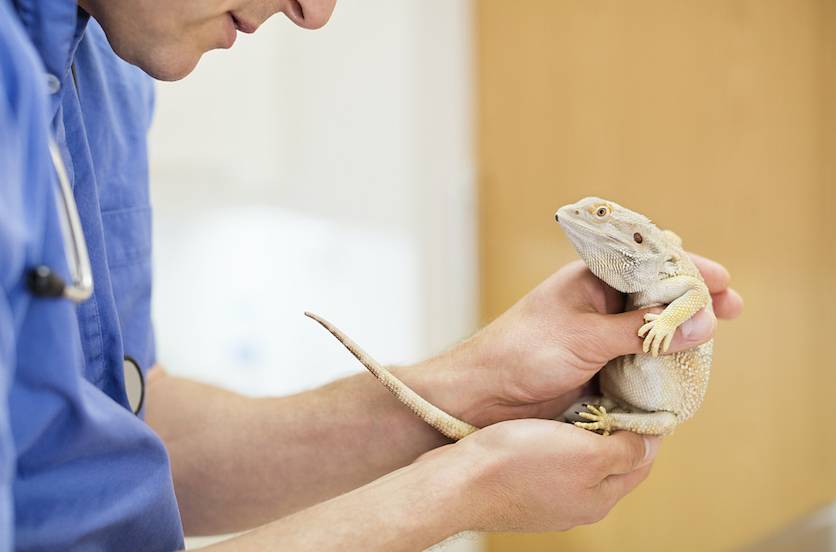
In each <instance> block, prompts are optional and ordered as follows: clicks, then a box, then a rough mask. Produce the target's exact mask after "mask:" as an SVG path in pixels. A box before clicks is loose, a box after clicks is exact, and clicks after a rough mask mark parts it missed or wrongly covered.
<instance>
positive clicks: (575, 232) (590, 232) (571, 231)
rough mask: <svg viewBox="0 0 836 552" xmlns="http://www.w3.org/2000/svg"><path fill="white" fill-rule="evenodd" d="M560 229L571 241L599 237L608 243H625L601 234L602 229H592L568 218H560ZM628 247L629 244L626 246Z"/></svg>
mask: <svg viewBox="0 0 836 552" xmlns="http://www.w3.org/2000/svg"><path fill="white" fill-rule="evenodd" d="M558 224H560V227H561V228H563V231H564V232H566V234H567V235H568V236H569V239H571V240H573V241H574V240H575V239H578V240H587V239H588V238H589V237H590V236H601V237H603V238H606V239H607V241H609V242H615V243H619V244H624V243H626V241H625V240H622V239H620V238H619V237H618V236H614V235H613V234H611V233H609V232H606V231H604V232H602V231H601V230H603V228H592V227H591V226H590V225H589V224H587V223H585V222H583V221H581V220H578V219H575V218H572V217H568V216H562V217H560V222H559V223H558ZM628 245H629V244H628Z"/></svg>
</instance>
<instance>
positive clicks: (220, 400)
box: [146, 259, 742, 534]
mask: <svg viewBox="0 0 836 552" xmlns="http://www.w3.org/2000/svg"><path fill="white" fill-rule="evenodd" d="M696 260H697V261H698V265H699V266H700V269H701V270H702V272H703V275H704V276H705V279H706V282H707V284H708V287H709V290H710V291H711V293H712V294H713V296H714V304H715V309H716V313H717V315H718V316H719V317H721V318H734V317H735V316H737V315H738V314H739V312H740V310H741V308H742V303H741V301H740V298H739V296H737V295H736V294H735V293H734V292H733V291H732V290H730V289H728V273H727V272H726V271H725V269H723V268H722V267H721V266H719V265H717V264H716V263H712V262H711V261H707V260H705V259H696ZM620 301H621V295H620V294H618V293H616V292H614V291H613V290H612V289H611V288H608V287H606V286H604V285H603V284H601V282H600V281H599V280H597V279H596V278H595V277H594V276H592V274H591V273H590V272H589V271H588V270H587V269H586V268H585V267H583V265H582V264H581V263H579V262H577V263H571V264H569V265H567V266H566V267H564V268H563V269H561V270H560V271H558V272H557V273H556V274H555V275H553V276H552V277H551V278H549V279H548V280H546V281H545V282H543V284H541V285H540V286H538V287H537V288H535V290H533V291H532V292H531V293H530V294H529V295H527V296H526V297H524V298H523V299H522V300H520V301H519V302H518V303H517V304H516V305H514V306H513V307H512V308H511V309H509V310H508V311H507V312H506V313H504V314H503V315H502V316H500V317H499V318H498V319H497V320H495V321H494V322H492V323H491V324H490V325H488V326H487V327H486V328H484V329H483V330H482V331H480V332H479V333H478V334H476V335H475V336H474V337H472V338H470V339H468V340H466V341H464V342H462V343H459V344H458V345H456V346H455V347H454V348H452V349H451V350H450V351H448V352H446V353H444V354H442V355H439V356H438V357H435V358H434V359H431V360H429V361H427V362H424V363H421V364H419V365H415V366H411V367H403V368H398V369H395V370H394V373H395V375H396V376H398V377H399V378H400V379H402V380H403V381H404V383H406V384H407V385H409V386H410V387H411V388H413V389H414V390H415V391H416V392H417V393H418V394H419V395H421V396H423V397H424V398H426V399H427V400H429V401H430V402H431V403H433V404H436V405H438V406H439V407H440V408H442V409H443V410H445V411H446V412H449V413H450V414H451V415H453V416H455V417H457V418H460V419H462V420H465V421H467V422H469V423H471V424H473V425H475V426H477V427H484V426H487V425H490V424H493V423H496V422H498V421H501V420H508V419H514V418H530V417H539V418H553V417H555V416H557V415H559V414H561V413H562V412H563V411H564V410H565V409H566V408H567V407H568V406H570V405H571V404H572V403H573V402H574V401H575V400H576V399H577V398H578V396H579V394H580V393H581V392H582V389H583V386H584V385H585V383H586V382H587V381H588V380H589V378H591V377H592V376H593V375H594V374H595V372H597V370H598V369H600V368H601V366H603V365H604V364H605V363H606V362H607V361H608V360H609V359H611V358H614V357H616V356H619V355H624V354H629V353H639V352H641V347H642V341H641V340H640V339H639V338H638V337H637V336H636V329H637V328H638V327H639V326H640V325H641V323H642V316H643V312H642V311H635V312H630V313H624V314H610V313H618V312H620V311H621V309H622V305H621V303H620ZM688 324H693V327H692V328H691V331H690V332H689V333H688V335H687V336H685V335H684V334H682V331H681V330H683V329H684V328H685V326H686V325H688ZM713 331H714V321H713V317H708V315H706V316H705V317H703V318H700V316H699V314H698V315H697V316H695V317H694V318H693V319H691V320H690V321H689V322H688V323H686V324H685V325H683V327H681V328H680V330H678V331H677V336H676V337H675V338H674V340H673V343H672V345H671V349H672V350H683V349H687V348H690V347H693V346H694V345H695V344H697V343H700V342H704V341H706V340H708V339H710V337H711V335H712V334H713ZM152 374H153V375H152V376H151V377H149V385H148V387H149V389H148V408H147V415H146V419H147V421H148V423H149V424H150V425H151V426H152V427H153V428H154V429H155V430H156V431H157V432H158V433H159V434H160V436H161V437H162V439H163V441H164V442H165V444H166V447H167V448H168V451H169V454H170V456H171V460H172V469H173V473H174V484H175V490H176V493H177V497H178V501H179V503H180V508H181V512H182V515H183V521H184V525H185V527H186V531H187V532H188V533H189V534H210V533H219V532H229V531H238V530H242V529H246V528H250V527H254V526H256V525H259V524H262V523H265V522H267V521H269V520H272V519H275V518H277V517H279V516H283V515H287V514H290V513H292V512H296V511H298V510H300V509H302V508H305V507H307V506H309V505H311V504H314V503H316V502H319V501H322V500H326V499H328V498H330V497H333V496H335V495H337V494H339V493H342V492H345V491H348V490H350V489H354V488H356V487H358V486H360V485H363V484H365V483H367V482H369V481H371V480H373V479H375V478H377V477H380V476H381V475H383V474H385V473H388V472H390V471H392V470H394V469H397V468H399V467H401V466H404V465H406V464H408V463H409V462H411V461H412V460H413V459H415V458H416V457H417V456H419V455H420V454H422V453H423V452H425V451H427V450H429V449H432V448H435V447H438V446H439V445H441V444H444V443H446V442H447V441H446V439H444V438H443V437H442V436H441V435H440V434H438V433H437V432H436V431H435V430H433V429H431V428H430V427H429V426H427V425H426V424H424V422H422V421H421V420H420V419H419V418H418V417H416V416H414V415H413V414H412V412H410V411H409V410H408V409H407V408H406V407H404V406H403V405H401V404H400V403H399V402H398V401H397V400H396V399H395V398H394V397H393V396H391V395H390V393H389V392H388V391H387V390H386V389H384V388H383V386H381V385H380V384H379V383H378V382H377V381H375V380H374V378H373V377H372V376H371V375H369V374H361V375H358V376H354V377H350V378H346V379H344V380H341V381H337V382H335V383H333V384H331V385H328V386H325V387H322V388H320V389H316V390H313V391H308V392H305V393H300V394H297V395H293V396H290V397H283V398H271V399H250V398H245V397H242V396H240V395H236V394H234V393H230V392H227V391H222V390H220V389H217V388H214V387H211V386H208V385H202V384H198V383H195V382H191V381H188V380H183V379H179V378H174V377H171V376H166V375H165V374H163V373H162V372H161V371H159V370H157V371H155V372H152ZM480 433H483V431H480V432H477V433H476V434H474V435H478V434H480Z"/></svg>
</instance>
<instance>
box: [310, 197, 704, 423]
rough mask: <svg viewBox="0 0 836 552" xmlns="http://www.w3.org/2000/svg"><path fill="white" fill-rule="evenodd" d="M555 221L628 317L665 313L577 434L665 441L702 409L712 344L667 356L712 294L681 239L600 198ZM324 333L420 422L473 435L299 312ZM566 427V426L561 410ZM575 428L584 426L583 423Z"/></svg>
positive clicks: (644, 332) (648, 327)
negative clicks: (619, 297) (618, 296)
mask: <svg viewBox="0 0 836 552" xmlns="http://www.w3.org/2000/svg"><path fill="white" fill-rule="evenodd" d="M555 220H556V221H557V222H558V223H559V224H560V226H561V228H563V230H564V232H565V233H566V235H567V236H568V238H569V240H570V241H571V242H572V245H574V247H575V249H576V250H577V252H578V254H579V255H580V256H581V258H582V259H583V261H584V262H585V263H586V265H587V267H589V270H590V271H592V273H593V274H595V276H597V277H598V278H600V279H601V280H603V281H604V282H606V283H607V284H609V285H610V286H611V287H613V288H615V289H616V290H618V291H620V292H622V293H624V294H626V304H625V310H635V309H641V308H645V307H652V306H663V305H665V307H664V309H663V310H662V312H661V313H658V314H655V313H647V314H645V315H644V324H643V325H642V326H641V327H640V328H638V329H637V335H638V337H640V338H643V340H644V341H643V344H642V348H643V351H644V352H643V353H642V354H636V355H626V356H622V357H618V358H616V359H614V360H612V361H610V362H609V363H607V365H606V366H604V368H602V369H601V371H600V375H599V378H600V379H599V384H600V389H601V396H600V397H596V398H595V399H593V400H589V401H587V403H586V404H584V407H585V408H586V411H583V412H575V414H576V416H577V417H579V418H580V420H578V419H575V421H573V422H572V423H574V424H575V425H576V426H578V427H581V428H584V429H588V430H591V431H596V432H600V433H603V434H604V435H608V434H609V433H611V432H613V431H617V430H628V431H633V432H636V433H643V434H648V435H666V434H669V433H671V432H672V431H673V429H674V428H675V427H676V426H677V425H678V424H680V423H682V422H683V421H685V420H687V419H688V418H690V417H691V416H692V415H693V414H694V412H695V411H696V410H697V408H699V406H700V404H701V403H702V399H703V396H704V394H705V390H706V387H707V386H708V376H709V372H710V369H711V356H712V351H713V342H712V341H709V342H707V343H704V344H702V345H699V346H697V347H695V348H693V349H689V350H686V351H682V352H678V353H672V354H666V353H667V351H668V347H669V346H670V343H671V340H672V339H673V336H674V333H675V332H676V329H677V328H678V327H679V326H680V325H681V324H682V323H684V322H685V321H686V320H688V319H689V318H691V316H693V315H694V314H695V313H696V312H697V311H699V310H700V309H703V308H706V309H711V295H710V293H709V292H708V288H707V287H706V285H705V282H704V281H703V279H702V276H701V275H700V272H699V270H698V269H697V267H696V266H695V265H694V263H693V261H691V258H690V257H689V256H688V255H687V254H686V253H685V251H684V250H683V249H682V240H681V239H680V238H679V237H678V236H677V235H676V234H674V233H673V232H671V231H670V230H661V229H659V228H657V227H656V225H654V224H653V223H652V222H651V221H650V219H648V218H647V217H645V216H643V215H640V214H638V213H635V212H633V211H630V210H629V209H626V208H625V207H622V206H621V205H619V204H617V203H615V202H613V201H607V200H604V199H600V198H597V197H588V198H585V199H582V200H581V201H579V202H577V203H575V204H572V205H566V206H564V207H561V208H560V209H559V210H558V211H557V213H556V214H555ZM305 314H306V315H307V316H309V317H310V318H313V319H314V320H316V321H317V322H319V323H320V324H321V325H322V326H324V327H325V328H326V329H327V330H328V331H329V332H331V333H332V334H333V335H334V336H335V337H336V338H337V339H338V340H339V341H340V342H341V343H342V344H343V345H345V347H346V348H347V349H348V350H349V351H351V353H352V354H353V355H354V356H355V357H356V358H357V360H359V361H360V362H361V363H362V364H363V365H364V366H365V367H366V368H367V369H368V370H369V371H370V372H371V373H372V374H373V375H374V376H375V377H376V378H377V379H378V380H380V381H381V383H383V385H384V386H385V387H386V388H387V389H389V390H390V391H391V392H392V393H393V394H394V395H395V396H396V397H397V398H398V400H400V401H401V402H402V403H404V404H405V405H406V406H407V407H409V408H410V409H411V410H412V411H413V412H415V414H417V415H418V416H419V417H420V418H421V419H423V420H424V421H425V422H427V423H428V424H430V425H431V426H432V427H434V428H436V429H437V430H438V431H440V432H441V433H443V434H444V435H446V436H447V437H449V438H451V439H454V440H457V439H461V438H463V437H465V436H467V435H469V434H470V433H473V432H474V431H476V430H477V429H478V428H477V427H475V426H473V425H470V424H468V423H467V422H464V421H462V420H459V419H458V418H455V417H454V416H452V415H450V414H448V413H446V412H444V411H443V410H441V409H440V408H438V407H436V406H435V405H433V404H431V403H429V402H428V401H427V400H425V399H424V398H422V397H421V396H419V395H418V394H417V393H415V391H413V390H412V389H410V388H409V387H408V386H407V385H405V384H404V383H403V382H402V381H400V380H399V379H398V378H397V377H395V376H394V375H393V374H392V373H391V372H390V371H389V370H387V369H386V368H385V367H384V366H382V365H381V364H379V363H378V362H377V361H375V360H374V359H373V358H372V357H371V356H369V355H368V354H367V353H366V352H365V351H363V350H362V349H361V348H360V347H359V346H358V345H357V344H356V343H354V342H353V341H352V340H351V339H350V338H349V337H348V336H346V335H345V334H344V333H343V332H341V331H340V330H339V329H337V328H336V327H335V326H334V325H333V324H331V323H330V322H328V321H327V320H324V319H323V318H321V317H319V316H317V315H315V314H312V313H309V312H306V313H305ZM563 419H569V420H571V414H570V413H569V412H567V413H566V414H565V415H564V417H563ZM581 420H582V421H581Z"/></svg>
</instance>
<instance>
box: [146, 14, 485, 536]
mask: <svg viewBox="0 0 836 552" xmlns="http://www.w3.org/2000/svg"><path fill="white" fill-rule="evenodd" d="M470 24H471V21H470V7H469V3H468V2H467V1H464V0H460V1H453V0H446V1H445V0H401V1H398V2H391V1H387V0H362V1H361V0H340V2H339V3H338V5H337V9H336V11H335V13H334V17H333V19H332V21H331V22H330V23H329V24H328V25H327V26H326V27H325V28H323V29H321V30H318V31H314V32H311V31H304V30H301V29H297V28H295V27H294V26H292V25H291V24H290V23H289V22H288V21H286V20H285V19H284V18H280V17H276V18H274V20H272V21H269V22H268V23H266V24H265V26H264V27H263V28H262V29H260V30H259V32H258V33H257V34H256V35H253V36H246V35H239V37H238V40H239V42H238V44H236V46H235V47H234V48H233V50H231V51H229V52H212V53H210V54H208V55H207V56H205V58H204V60H203V61H202V62H201V65H200V66H199V67H198V69H197V70H196V71H195V73H194V74H193V75H192V76H190V77H189V78H188V79H186V80H185V81H183V82H180V83H175V84H160V85H159V86H158V100H157V108H158V109H157V115H156V121H155V125H154V128H153V131H152V136H151V166H152V187H153V198H154V205H155V213H156V215H155V216H156V218H155V231H156V239H155V248H156V250H155V259H156V269H155V270H156V274H155V286H156V287H155V303H154V307H155V322H156V327H157V338H158V350H159V358H160V361H161V362H162V363H163V364H164V365H165V366H166V367H167V368H168V369H169V370H170V371H171V372H173V373H176V374H181V375H186V376H190V377H194V378H197V379H201V380H205V381H209V382H213V383H216V384H219V385H223V386H226V387H229V388H232V389H236V390H239V391H242V392H245V393H250V394H281V393H288V392H293V391H297V390H300V389H304V388H309V387H312V386H315V385H318V384H321V383H324V382H326V381H329V380H331V379H333V378H334V377H337V376H339V375H342V374H346V373H350V372H354V371H356V370H358V369H360V368H359V366H358V365H357V364H356V362H355V361H354V360H353V358H351V357H350V355H348V354H347V353H346V352H345V351H343V350H342V348H341V346H339V345H338V344H337V343H336V342H335V341H333V339H332V338H331V337H330V336H329V335H328V334H326V333H325V332H324V331H323V330H321V329H320V328H319V327H318V326H317V325H316V324H314V323H313V322H312V321H310V320H308V319H306V318H304V317H303V316H302V311H304V310H306V309H310V310H315V311H316V312H319V313H320V314H322V315H324V316H325V317H327V318H329V319H331V320H332V321H334V322H335V323H337V324H338V325H340V326H341V327H342V328H343V329H345V330H346V331H348V332H349V333H350V334H351V335H352V337H354V338H355V339H356V340H357V341H359V342H360V343H361V344H363V345H364V347H365V348H366V349H367V350H369V352H371V353H373V354H374V355H375V356H376V357H378V359H379V360H381V361H383V362H389V363H394V362H408V361H414V360H419V359H421V358H423V357H426V356H428V355H430V354H432V353H434V352H438V351H440V350H441V349H442V348H444V347H446V346H447V345H449V344H451V343H452V342H454V341H456V340H457V339H459V338H461V337H464V336H466V335H467V334H469V333H470V332H471V331H473V330H474V329H475V323H476V298H477V293H476V243H475V201H474V182H473V162H472V159H471V154H472V139H471V127H472V125H471V115H472V105H471V97H472V90H471V87H472V82H471V80H472V78H471V51H470V48H471V32H470ZM453 546H460V547H463V548H464V549H467V548H469V547H475V546H476V543H475V541H472V540H465V541H459V543H457V544H455V545H453Z"/></svg>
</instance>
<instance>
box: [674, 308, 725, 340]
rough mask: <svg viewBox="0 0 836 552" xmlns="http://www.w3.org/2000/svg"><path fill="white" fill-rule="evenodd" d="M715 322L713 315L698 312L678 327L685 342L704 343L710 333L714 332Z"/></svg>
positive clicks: (703, 311)
mask: <svg viewBox="0 0 836 552" xmlns="http://www.w3.org/2000/svg"><path fill="white" fill-rule="evenodd" d="M715 320H716V319H715V318H714V314H713V313H710V312H705V310H701V311H699V312H698V313H697V314H695V315H694V316H692V317H691V318H689V319H688V320H686V321H685V323H684V324H682V325H681V326H680V327H679V329H680V330H681V331H682V337H683V338H685V340H686V341H704V340H706V339H708V338H709V337H711V332H713V331H714V324H715Z"/></svg>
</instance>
